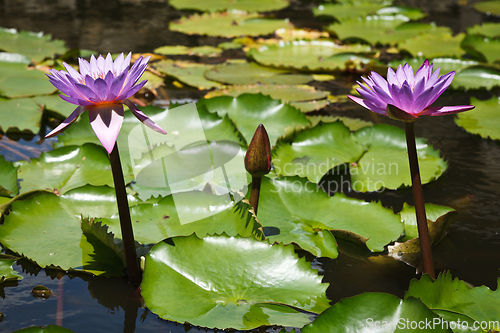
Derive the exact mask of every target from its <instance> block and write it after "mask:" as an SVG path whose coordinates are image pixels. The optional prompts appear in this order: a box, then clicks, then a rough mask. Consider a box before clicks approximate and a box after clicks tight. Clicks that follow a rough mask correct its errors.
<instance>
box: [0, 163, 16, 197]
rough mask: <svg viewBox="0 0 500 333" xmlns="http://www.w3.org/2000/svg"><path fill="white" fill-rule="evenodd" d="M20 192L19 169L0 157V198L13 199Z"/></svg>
mask: <svg viewBox="0 0 500 333" xmlns="http://www.w3.org/2000/svg"><path fill="white" fill-rule="evenodd" d="M18 191H19V189H18V187H17V168H16V167H15V166H14V165H13V164H12V162H8V161H6V160H5V157H3V156H0V196H9V197H13V196H14V195H16V194H17V192H18Z"/></svg>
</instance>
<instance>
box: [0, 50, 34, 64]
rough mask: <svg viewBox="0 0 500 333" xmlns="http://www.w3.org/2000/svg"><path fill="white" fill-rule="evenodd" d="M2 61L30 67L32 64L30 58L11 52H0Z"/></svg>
mask: <svg viewBox="0 0 500 333" xmlns="http://www.w3.org/2000/svg"><path fill="white" fill-rule="evenodd" d="M0 61H3V62H16V63H21V64H25V65H29V63H30V62H31V60H30V58H28V57H27V56H25V55H22V54H19V53H10V52H0Z"/></svg>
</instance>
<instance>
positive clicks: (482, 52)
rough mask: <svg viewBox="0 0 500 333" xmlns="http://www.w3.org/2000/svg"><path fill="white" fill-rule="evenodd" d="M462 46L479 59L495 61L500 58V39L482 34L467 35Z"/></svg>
mask: <svg viewBox="0 0 500 333" xmlns="http://www.w3.org/2000/svg"><path fill="white" fill-rule="evenodd" d="M461 46H462V48H463V49H464V50H466V51H467V53H469V54H470V55H472V56H474V57H476V58H477V59H478V60H479V61H482V62H495V61H497V60H499V59H500V54H499V53H500V39H491V38H489V37H484V36H481V35H467V36H466V37H465V38H464V40H463V41H462V44H461Z"/></svg>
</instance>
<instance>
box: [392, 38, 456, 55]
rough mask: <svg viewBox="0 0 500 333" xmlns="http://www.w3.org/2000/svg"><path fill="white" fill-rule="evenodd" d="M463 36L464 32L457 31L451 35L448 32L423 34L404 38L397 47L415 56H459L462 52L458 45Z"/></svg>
mask: <svg viewBox="0 0 500 333" xmlns="http://www.w3.org/2000/svg"><path fill="white" fill-rule="evenodd" d="M464 38H465V34H464V33H459V34H457V35H455V36H452V35H451V34H450V33H445V34H434V33H432V34H424V35H419V36H416V37H414V38H411V39H408V40H405V41H404V42H402V43H400V44H399V46H398V47H399V49H402V50H406V51H408V52H410V53H411V54H412V55H413V56H415V57H416V56H418V57H422V56H423V57H426V58H436V57H442V56H455V57H460V56H461V55H463V54H464V51H463V49H462V48H461V47H460V45H461V43H462V40H463V39H464ZM436 45H439V47H436Z"/></svg>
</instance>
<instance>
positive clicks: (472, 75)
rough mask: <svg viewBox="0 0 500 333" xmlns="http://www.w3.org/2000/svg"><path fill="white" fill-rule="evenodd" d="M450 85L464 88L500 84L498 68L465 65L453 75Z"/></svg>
mask: <svg viewBox="0 0 500 333" xmlns="http://www.w3.org/2000/svg"><path fill="white" fill-rule="evenodd" d="M451 86H452V87H453V88H465V89H481V88H486V89H492V88H493V87H497V86H500V68H498V67H495V66H483V65H478V66H471V67H467V68H465V69H463V70H461V71H460V72H458V73H457V74H456V75H455V78H454V79H453V82H452V83H451Z"/></svg>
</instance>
